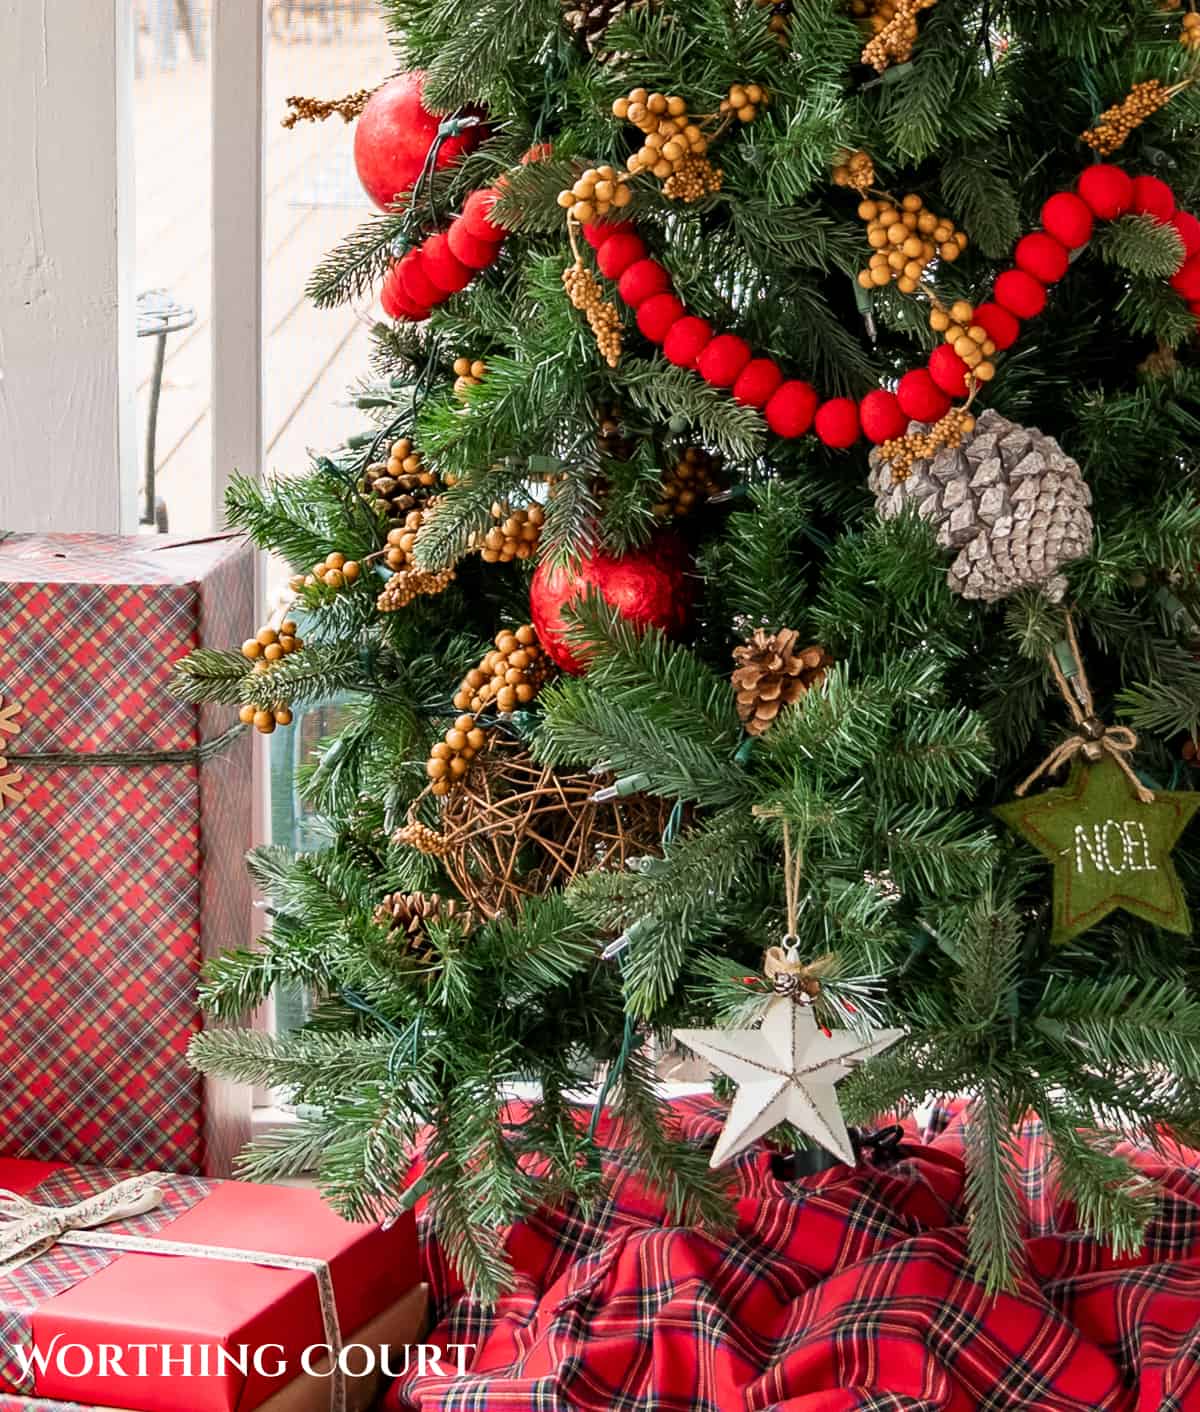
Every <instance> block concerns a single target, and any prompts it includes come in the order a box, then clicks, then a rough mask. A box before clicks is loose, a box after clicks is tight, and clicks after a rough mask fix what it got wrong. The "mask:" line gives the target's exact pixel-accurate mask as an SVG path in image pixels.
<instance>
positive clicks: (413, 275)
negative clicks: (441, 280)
mask: <svg viewBox="0 0 1200 1412" xmlns="http://www.w3.org/2000/svg"><path fill="white" fill-rule="evenodd" d="M396 276H397V279H398V280H399V283H400V288H401V289H402V290H403V291H404V293H405V295H406V296H407V298H408V302H409V303H410V304H415V305H417V307H418V308H426V309H432V308H433V306H434V305H435V304H441V303H442V302H443V300H444V299H445V298H446V296H445V294H444V293H443V292H442V291H441V290H440V289H439V288H438V287H437V285H436V284H434V282H433V281H432V280H431V279H430V278H429V276H428V275H427V274H426V273H425V257H424V255H422V253H421V251H420V250H410V251H409V252H408V254H407V255H405V256H404V258H403V259H402V260H401V261H400V263H399V264H398V265H397V266H396Z"/></svg>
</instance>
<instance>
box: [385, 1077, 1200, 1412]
mask: <svg viewBox="0 0 1200 1412" xmlns="http://www.w3.org/2000/svg"><path fill="white" fill-rule="evenodd" d="M675 1112H676V1120H677V1123H678V1126H679V1131H680V1134H681V1135H682V1136H684V1137H686V1138H687V1139H689V1140H691V1141H695V1142H697V1143H701V1144H705V1145H709V1146H711V1145H712V1143H713V1142H714V1141H715V1139H716V1136H717V1133H718V1131H719V1128H720V1124H721V1122H722V1120H723V1118H724V1111H723V1110H722V1109H721V1108H719V1107H717V1106H715V1105H714V1104H713V1103H712V1102H711V1100H703V1099H689V1100H686V1101H683V1102H680V1103H678V1104H676V1105H675ZM906 1127H907V1133H906V1142H905V1144H904V1146H903V1148H902V1150H901V1152H902V1155H901V1160H900V1161H899V1162H897V1163H896V1164H894V1165H892V1166H890V1167H886V1168H885V1167H877V1166H871V1165H864V1166H860V1167H859V1168H857V1169H854V1170H851V1169H849V1168H846V1167H844V1166H839V1167H836V1168H833V1169H831V1170H830V1171H827V1172H823V1173H821V1174H820V1175H818V1176H816V1177H812V1178H809V1179H807V1180H805V1181H804V1182H802V1183H794V1184H787V1185H784V1184H780V1183H778V1182H776V1181H775V1180H774V1179H773V1178H772V1177H771V1175H770V1171H769V1166H768V1157H769V1155H768V1154H767V1153H766V1151H765V1150H764V1149H763V1148H761V1147H760V1148H759V1149H758V1151H757V1152H751V1153H748V1154H746V1155H745V1156H743V1157H742V1158H741V1159H739V1161H738V1162H737V1163H736V1164H735V1166H734V1167H733V1168H732V1169H731V1182H732V1189H733V1191H734V1193H735V1195H736V1198H737V1225H736V1229H734V1230H732V1231H729V1232H705V1231H700V1230H697V1229H694V1228H681V1227H675V1226H671V1225H670V1224H668V1222H667V1219H666V1215H665V1212H664V1209H663V1207H662V1204H661V1202H660V1201H658V1200H657V1199H655V1198H654V1197H652V1196H650V1195H648V1194H647V1193H646V1191H645V1190H644V1188H643V1187H642V1186H641V1185H640V1184H639V1182H638V1181H637V1179H636V1177H635V1176H634V1175H633V1174H632V1173H631V1172H630V1170H629V1169H628V1166H627V1161H626V1158H625V1155H624V1154H623V1153H622V1151H621V1149H620V1146H619V1143H618V1142H617V1141H616V1139H615V1138H614V1135H613V1134H612V1130H611V1126H610V1125H609V1124H608V1122H607V1120H606V1121H605V1122H604V1123H603V1124H602V1125H601V1129H600V1133H599V1140H600V1143H601V1146H602V1148H603V1149H604V1150H603V1153H602V1156H603V1161H604V1166H605V1170H606V1172H607V1174H608V1176H609V1178H610V1182H611V1190H610V1195H609V1197H608V1199H607V1200H606V1202H605V1203H604V1204H603V1206H602V1207H600V1208H599V1209H598V1210H597V1211H596V1212H594V1213H593V1215H592V1218H591V1219H590V1220H589V1219H585V1218H584V1217H583V1216H582V1215H580V1214H579V1213H577V1212H571V1211H542V1212H539V1213H537V1214H535V1215H534V1216H532V1217H530V1218H529V1219H528V1220H527V1221H525V1222H523V1223H522V1224H521V1225H519V1226H517V1227H514V1228H513V1229H512V1230H511V1231H510V1232H509V1233H508V1236H507V1249H508V1251H509V1253H510V1255H511V1257H512V1259H513V1261H514V1263H515V1265H516V1270H517V1284H516V1287H515V1289H514V1290H513V1291H512V1292H511V1293H509V1294H507V1295H505V1296H504V1297H503V1298H502V1299H501V1300H500V1302H499V1303H498V1305H497V1306H496V1307H495V1308H494V1309H491V1310H486V1309H482V1308H480V1307H479V1306H477V1305H475V1304H473V1303H472V1302H471V1301H469V1300H467V1299H466V1298H465V1297H464V1296H463V1292H462V1287H461V1285H460V1284H459V1282H458V1281H457V1280H456V1278H455V1277H454V1276H453V1274H452V1273H451V1271H450V1270H449V1269H448V1267H447V1264H446V1261H445V1259H444V1257H443V1255H442V1253H441V1251H440V1250H439V1249H438V1247H437V1246H436V1244H435V1243H433V1242H431V1241H430V1240H429V1232H428V1226H427V1223H426V1227H425V1230H424V1232H423V1251H424V1262H425V1265H426V1267H427V1268H426V1272H425V1278H427V1279H428V1280H430V1282H431V1285H432V1289H433V1294H434V1298H435V1309H436V1311H437V1315H436V1317H437V1319H438V1323H437V1326H436V1327H435V1328H434V1330H433V1332H432V1333H431V1334H430V1335H429V1341H430V1343H433V1344H435V1345H439V1346H445V1345H446V1344H447V1343H467V1344H475V1345H476V1346H477V1347H476V1351H475V1353H474V1356H473V1361H472V1362H471V1363H470V1371H469V1373H468V1376H467V1377H465V1378H456V1377H451V1376H447V1377H437V1376H433V1375H427V1376H425V1377H419V1376H417V1370H415V1369H414V1370H413V1371H412V1372H411V1373H410V1374H409V1375H407V1376H406V1377H405V1378H402V1379H401V1380H400V1381H399V1383H398V1384H397V1385H396V1386H395V1387H393V1389H392V1391H391V1393H390V1394H389V1398H388V1402H387V1406H388V1408H389V1409H390V1412H405V1409H420V1412H560V1409H571V1410H572V1412H852V1409H853V1412H901V1410H902V1409H906V1410H907V1412H934V1409H937V1412H1000V1409H1018V1408H1019V1409H1036V1410H1037V1412H1080V1409H1084V1408H1089V1409H1100V1410H1101V1412H1185V1409H1196V1408H1200V1154H1196V1153H1190V1152H1182V1151H1181V1152H1179V1153H1178V1154H1177V1160H1176V1161H1174V1162H1171V1163H1165V1162H1163V1161H1162V1160H1161V1159H1160V1158H1158V1157H1156V1156H1155V1155H1153V1154H1149V1153H1135V1154H1133V1155H1134V1160H1135V1161H1136V1163H1137V1165H1138V1166H1139V1167H1140V1168H1141V1169H1142V1170H1144V1171H1146V1172H1147V1173H1148V1174H1150V1175H1153V1176H1154V1177H1156V1178H1157V1179H1158V1180H1159V1181H1160V1182H1161V1183H1162V1186H1163V1189H1164V1194H1163V1199H1162V1202H1161V1206H1160V1209H1159V1212H1158V1215H1157V1216H1156V1219H1155V1220H1154V1222H1153V1224H1152V1226H1151V1228H1150V1231H1149V1234H1148V1238H1147V1242H1146V1245H1145V1248H1144V1249H1143V1250H1142V1251H1141V1252H1140V1253H1139V1254H1138V1255H1136V1256H1129V1257H1122V1258H1116V1257H1114V1256H1113V1255H1112V1254H1111V1253H1110V1252H1109V1251H1108V1250H1107V1249H1105V1248H1104V1247H1103V1246H1102V1245H1100V1244H1098V1243H1097V1242H1095V1241H1093V1240H1092V1239H1090V1238H1089V1237H1087V1236H1085V1235H1083V1234H1082V1233H1081V1232H1080V1231H1079V1229H1078V1227H1077V1225H1076V1224H1075V1221H1074V1216H1073V1212H1072V1210H1071V1208H1070V1207H1069V1206H1068V1205H1067V1203H1065V1202H1064V1201H1063V1200H1062V1199H1061V1198H1060V1197H1059V1196H1058V1194H1057V1193H1056V1191H1055V1188H1054V1182H1053V1173H1052V1168H1051V1165H1050V1163H1049V1160H1048V1155H1047V1150H1046V1144H1045V1141H1044V1139H1043V1136H1042V1133H1041V1129H1040V1126H1039V1125H1037V1124H1036V1123H1029V1124H1027V1125H1026V1126H1025V1128H1024V1129H1023V1130H1022V1132H1021V1134H1020V1142H1019V1148H1020V1154H1021V1180H1020V1195H1021V1199H1022V1204H1023V1209H1024V1212H1025V1218H1026V1251H1027V1255H1026V1260H1027V1268H1026V1270H1025V1272H1024V1273H1023V1275H1022V1277H1021V1279H1020V1281H1019V1283H1018V1285H1017V1287H1016V1289H1015V1290H1013V1291H1012V1292H1011V1293H1006V1294H1002V1295H999V1296H997V1297H995V1298H993V1297H990V1296H989V1295H987V1293H986V1292H985V1291H984V1289H983V1287H982V1286H981V1285H980V1284H979V1283H978V1282H977V1281H976V1280H975V1279H974V1277H973V1275H972V1272H971V1267H970V1264H969V1261H968V1258H967V1230H966V1226H965V1225H964V1208H963V1184H964V1168H963V1133H962V1121H961V1115H960V1113H959V1112H958V1111H957V1110H951V1111H950V1112H948V1113H944V1114H939V1115H937V1121H936V1122H935V1123H934V1124H932V1125H931V1128H930V1130H929V1131H927V1133H926V1134H925V1135H924V1137H925V1139H926V1140H922V1139H921V1138H919V1137H918V1135H917V1134H916V1133H915V1131H914V1130H913V1128H912V1125H911V1124H908V1125H906ZM447 1371H449V1370H447Z"/></svg>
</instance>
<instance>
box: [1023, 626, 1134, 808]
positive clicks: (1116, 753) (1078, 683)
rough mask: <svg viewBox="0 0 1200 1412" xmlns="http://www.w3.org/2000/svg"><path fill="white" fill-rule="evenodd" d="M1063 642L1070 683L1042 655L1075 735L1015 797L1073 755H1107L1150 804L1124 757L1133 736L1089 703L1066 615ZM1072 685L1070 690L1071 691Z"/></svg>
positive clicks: (1088, 689) (1051, 658)
mask: <svg viewBox="0 0 1200 1412" xmlns="http://www.w3.org/2000/svg"><path fill="white" fill-rule="evenodd" d="M1067 642H1068V644H1069V645H1070V648H1071V656H1072V658H1073V659H1074V667H1075V675H1074V678H1073V681H1072V682H1068V680H1067V678H1066V674H1065V673H1064V672H1063V669H1062V667H1060V666H1059V663H1058V658H1057V657H1056V656H1055V654H1054V653H1053V652H1048V653H1047V654H1046V656H1047V659H1048V660H1049V662H1050V670H1051V671H1052V672H1053V673H1054V680H1055V681H1056V682H1057V683H1058V689H1059V691H1061V692H1062V697H1063V700H1064V701H1065V702H1066V703H1067V706H1068V707H1069V709H1070V712H1071V717H1072V719H1073V720H1074V722H1075V726H1076V732H1075V734H1074V735H1071V736H1068V737H1067V739H1066V740H1064V741H1063V742H1062V744H1061V745H1057V746H1055V748H1054V749H1053V750H1052V751H1051V752H1050V754H1049V755H1047V756H1046V758H1045V759H1044V760H1043V761H1042V763H1041V764H1040V765H1039V766H1038V767H1037V769H1036V770H1034V771H1033V773H1032V774H1030V775H1029V776H1028V778H1026V779H1025V780H1023V781H1022V782H1021V783H1020V784H1019V785H1018V786H1017V794H1018V795H1023V794H1024V793H1025V791H1026V790H1027V789H1028V788H1029V786H1030V785H1031V784H1034V783H1036V781H1038V780H1039V779H1041V777H1042V776H1043V775H1052V774H1054V773H1055V772H1056V771H1058V770H1061V769H1062V767H1063V766H1064V765H1065V764H1066V763H1067V762H1068V761H1069V760H1073V759H1074V758H1075V756H1076V755H1082V756H1083V758H1084V759H1085V760H1090V761H1091V762H1092V764H1095V763H1096V762H1097V761H1098V760H1100V759H1101V758H1103V756H1105V755H1107V756H1109V758H1110V759H1112V760H1114V761H1115V762H1116V763H1117V764H1118V765H1119V766H1120V767H1121V769H1122V770H1123V771H1124V773H1125V776H1126V778H1127V779H1128V780H1129V783H1130V784H1131V785H1132V786H1133V791H1134V793H1135V794H1136V795H1137V797H1138V799H1140V800H1141V802H1142V803H1143V804H1152V803H1153V802H1154V791H1153V790H1152V789H1147V788H1146V786H1145V785H1144V784H1143V783H1142V782H1141V780H1139V779H1138V777H1137V775H1135V774H1134V772H1133V766H1132V765H1131V764H1130V763H1129V760H1128V757H1129V756H1130V755H1132V754H1133V752H1134V751H1135V750H1136V749H1137V743H1138V739H1137V736H1136V735H1135V734H1134V732H1133V731H1131V730H1130V729H1129V727H1128V726H1109V725H1106V724H1105V723H1104V722H1103V721H1102V720H1101V719H1100V717H1099V716H1097V715H1096V711H1095V706H1094V704H1093V702H1092V688H1091V686H1090V685H1089V683H1088V679H1087V672H1086V671H1085V670H1084V665H1083V657H1082V656H1081V655H1080V651H1079V641H1078V639H1077V638H1076V636H1075V624H1074V623H1073V622H1072V620H1071V615H1070V613H1068V614H1067ZM1072 685H1073V686H1074V690H1072V689H1071V688H1072Z"/></svg>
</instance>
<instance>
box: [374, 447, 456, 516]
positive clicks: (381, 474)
mask: <svg viewBox="0 0 1200 1412" xmlns="http://www.w3.org/2000/svg"><path fill="white" fill-rule="evenodd" d="M436 484H437V477H436V476H435V475H434V473H433V472H432V471H431V470H429V469H428V468H427V467H426V466H425V464H424V462H423V461H422V460H421V453H420V452H419V451H418V450H416V448H415V447H414V446H413V444H412V441H411V440H410V439H409V438H408V437H407V436H403V437H401V438H400V440H399V441H393V442H392V446H391V450H390V452H389V453H388V459H387V462H386V464H384V463H382V462H380V463H378V464H376V465H372V466H368V467H367V468H366V470H365V471H364V472H363V474H362V477H361V479H360V480H359V482H358V493H359V494H360V495H361V496H362V498H363V499H364V500H365V501H366V502H367V504H368V505H370V507H371V509H372V510H375V511H377V512H378V513H379V514H381V515H386V516H387V518H388V519H389V520H400V519H403V518H404V516H405V515H406V514H407V513H408V512H409V510H412V509H414V508H415V507H416V505H417V504H418V501H419V500H420V498H421V496H420V492H422V491H428V490H430V489H432V488H433V487H434V486H435V485H436Z"/></svg>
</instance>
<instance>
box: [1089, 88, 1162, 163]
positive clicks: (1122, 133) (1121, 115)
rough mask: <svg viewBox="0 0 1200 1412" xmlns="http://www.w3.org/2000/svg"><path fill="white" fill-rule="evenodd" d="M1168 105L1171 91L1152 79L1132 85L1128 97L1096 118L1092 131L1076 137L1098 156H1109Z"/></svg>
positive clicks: (1090, 129)
mask: <svg viewBox="0 0 1200 1412" xmlns="http://www.w3.org/2000/svg"><path fill="white" fill-rule="evenodd" d="M1170 101H1171V90H1170V89H1168V88H1164V87H1163V85H1162V84H1161V83H1160V82H1159V80H1158V79H1156V78H1148V79H1146V81H1145V82H1144V83H1135V84H1134V85H1133V87H1132V88H1131V89H1130V90H1129V96H1128V97H1127V98H1125V99H1124V100H1123V101H1122V102H1120V103H1117V104H1115V105H1114V106H1113V107H1111V108H1106V109H1105V110H1104V112H1103V113H1101V114H1100V117H1099V120H1098V121H1097V123H1096V125H1095V127H1090V128H1088V130H1087V131H1086V132H1084V133H1081V134H1080V137H1081V140H1082V141H1083V142H1085V143H1086V144H1087V145H1088V146H1089V147H1090V148H1092V149H1093V151H1095V152H1099V153H1100V154H1101V155H1102V156H1105V157H1107V156H1109V155H1111V154H1112V153H1113V152H1116V151H1117V150H1118V148H1121V147H1123V146H1124V145H1125V141H1126V139H1127V138H1128V137H1129V135H1130V133H1132V132H1133V131H1134V130H1135V129H1136V128H1139V127H1140V126H1141V125H1142V123H1144V122H1145V121H1146V119H1147V118H1149V117H1151V116H1153V114H1155V113H1157V112H1158V110H1159V109H1160V108H1165V107H1166V105H1167V104H1168V103H1169V102H1170Z"/></svg>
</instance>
